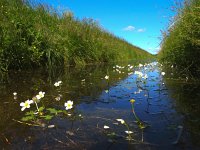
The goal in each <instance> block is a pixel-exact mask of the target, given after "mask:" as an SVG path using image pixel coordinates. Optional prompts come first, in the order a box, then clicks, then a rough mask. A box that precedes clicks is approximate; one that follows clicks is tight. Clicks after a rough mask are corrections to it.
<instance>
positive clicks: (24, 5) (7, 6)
mask: <svg viewBox="0 0 200 150" xmlns="http://www.w3.org/2000/svg"><path fill="white" fill-rule="evenodd" d="M0 7H1V9H0V66H1V67H0V70H1V71H7V70H10V69H30V68H36V67H45V68H47V69H54V68H55V67H57V66H64V65H85V64H88V63H93V62H112V61H118V60H122V59H123V60H128V59H134V58H135V59H142V58H145V57H149V56H152V55H151V54H149V53H147V52H146V51H144V50H142V49H140V48H138V47H135V46H133V45H131V44H129V43H127V42H126V41H125V40H123V39H120V38H118V37H116V36H114V35H113V34H111V33H109V32H107V31H106V30H104V29H102V28H101V27H100V25H99V24H98V23H97V22H95V21H94V20H92V19H82V20H80V19H77V18H75V17H74V16H73V13H71V12H69V11H67V12H63V14H60V13H58V11H57V10H56V9H54V8H51V7H49V6H46V5H44V4H35V3H33V2H31V1H29V0H1V1H0Z"/></svg>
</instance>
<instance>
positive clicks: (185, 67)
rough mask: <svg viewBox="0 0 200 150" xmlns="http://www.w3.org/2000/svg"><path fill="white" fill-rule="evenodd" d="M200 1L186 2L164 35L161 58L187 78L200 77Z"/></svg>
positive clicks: (187, 0) (189, 0)
mask: <svg viewBox="0 0 200 150" xmlns="http://www.w3.org/2000/svg"><path fill="white" fill-rule="evenodd" d="M199 56H200V1H199V0H185V1H184V3H183V4H181V6H180V7H179V8H178V9H177V15H176V16H175V17H174V19H173V20H172V22H171V24H170V26H169V27H168V30H167V31H165V32H164V33H163V41H162V46H161V51H160V52H159V58H160V60H161V61H162V62H163V63H164V64H168V65H170V66H172V67H176V68H177V69H178V70H179V71H181V73H182V74H184V75H185V76H192V77H200V66H199V64H200V59H199Z"/></svg>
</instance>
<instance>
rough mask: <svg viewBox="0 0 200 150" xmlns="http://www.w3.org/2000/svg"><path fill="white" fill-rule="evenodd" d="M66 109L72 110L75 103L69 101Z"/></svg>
mask: <svg viewBox="0 0 200 150" xmlns="http://www.w3.org/2000/svg"><path fill="white" fill-rule="evenodd" d="M65 107H66V108H65V109H66V110H68V109H72V107H73V101H71V100H68V101H67V102H66V103H65Z"/></svg>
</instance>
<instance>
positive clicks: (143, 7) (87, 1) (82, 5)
mask: <svg viewBox="0 0 200 150" xmlns="http://www.w3.org/2000/svg"><path fill="white" fill-rule="evenodd" d="M39 1H41V2H44V3H47V4H50V5H52V6H53V7H56V8H59V9H60V10H70V11H72V12H73V13H74V16H75V17H77V18H79V19H82V18H93V19H94V20H97V21H98V22H99V23H100V25H101V26H102V27H103V28H104V29H106V30H108V31H109V32H111V33H113V34H114V35H116V36H118V37H121V38H123V39H125V40H126V41H128V42H129V43H131V44H133V45H135V46H138V47H141V48H142V49H144V50H146V51H148V52H150V53H153V54H155V53H156V52H158V50H159V44H160V37H161V32H160V30H163V29H165V28H166V26H167V24H168V23H169V19H170V18H171V17H172V15H173V13H172V11H171V10H170V8H171V6H173V4H174V2H173V0H39Z"/></svg>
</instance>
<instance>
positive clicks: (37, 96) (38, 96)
mask: <svg viewBox="0 0 200 150" xmlns="http://www.w3.org/2000/svg"><path fill="white" fill-rule="evenodd" d="M44 94H45V92H42V91H40V92H39V94H38V95H36V98H37V99H38V100H39V99H41V98H43V97H44Z"/></svg>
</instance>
